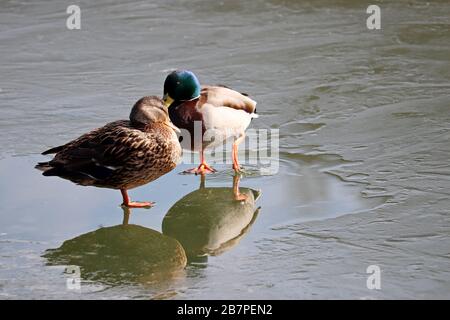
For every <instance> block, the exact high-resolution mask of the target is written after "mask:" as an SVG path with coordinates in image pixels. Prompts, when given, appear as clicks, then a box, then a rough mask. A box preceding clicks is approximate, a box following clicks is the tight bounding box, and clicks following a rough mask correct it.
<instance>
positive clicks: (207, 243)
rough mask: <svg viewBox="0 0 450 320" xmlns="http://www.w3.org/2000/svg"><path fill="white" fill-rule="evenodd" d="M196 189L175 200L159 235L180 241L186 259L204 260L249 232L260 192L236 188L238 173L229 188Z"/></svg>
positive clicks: (236, 241)
mask: <svg viewBox="0 0 450 320" xmlns="http://www.w3.org/2000/svg"><path fill="white" fill-rule="evenodd" d="M201 179H202V180H201V183H200V188H199V189H198V190H196V191H194V192H191V193H189V194H188V195H186V196H184V197H183V198H182V199H180V200H179V201H178V202H177V203H175V204H174V205H173V206H172V207H171V208H170V209H169V212H168V213H167V214H166V216H165V217H164V219H163V222H162V231H163V234H165V235H168V236H170V237H172V238H175V239H177V240H178V241H180V243H181V245H182V246H183V248H184V249H185V251H186V254H187V256H188V259H189V261H190V262H194V261H195V262H200V261H205V260H206V259H207V256H208V255H212V256H215V255H219V254H221V253H223V252H225V251H227V250H229V249H231V248H232V247H234V246H235V245H236V244H238V243H239V241H240V240H241V239H242V237H243V236H244V235H245V234H246V233H247V232H248V231H249V229H250V227H251V226H252V224H253V222H254V221H255V219H256V217H257V216H258V212H259V208H256V205H255V202H256V200H257V199H258V197H259V195H260V192H259V191H256V190H252V189H248V188H239V179H240V176H239V175H235V176H234V178H233V188H206V187H205V180H204V179H205V178H204V176H202V177H201Z"/></svg>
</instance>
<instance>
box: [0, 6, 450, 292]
mask: <svg viewBox="0 0 450 320" xmlns="http://www.w3.org/2000/svg"><path fill="white" fill-rule="evenodd" d="M380 6H381V10H382V30H380V31H369V30H367V28H366V23H365V20H366V18H367V14H366V13H365V9H366V8H365V5H364V4H361V3H360V2H358V1H344V0H342V1H327V0H323V1H310V2H308V1H302V2H297V1H276V0H274V1H251V2H250V1H246V2H240V1H226V2H214V3H206V2H203V1H190V2H189V3H187V2H184V1H152V3H147V2H145V1H129V2H127V3H122V4H119V3H116V2H115V1H98V2H96V3H95V4H92V3H89V2H87V1H86V2H84V1H82V2H80V7H81V12H82V22H81V30H79V31H69V30H67V29H66V28H65V22H66V21H65V19H66V17H67V15H66V14H65V11H66V4H63V3H59V2H57V1H45V2H44V1H33V2H25V3H23V2H19V1H2V2H1V3H0V8H1V13H0V40H1V41H0V50H1V56H0V62H1V63H0V73H1V75H2V77H1V78H0V110H1V111H0V112H1V117H0V128H1V134H0V159H1V160H0V176H1V180H0V190H1V192H0V221H1V224H0V243H1V244H0V298H1V299H12V298H33V299H37V298H44V299H56V298H63V299H66V298H75V299H98V298H99V299H104V298H117V299H127V298H138V299H149V298H153V299H167V298H181V299H193V298H230V299H232V298H295V299H297V298H353V299H372V298H374V299H381V298H450V289H449V288H450V273H449V270H450V268H449V267H450V260H449V259H450V249H449V248H450V219H449V213H450V212H449V209H448V208H449V207H450V200H449V195H450V194H449V192H448V190H449V187H450V179H449V176H450V166H449V158H450V157H449V155H450V143H449V142H450V132H449V130H450V126H449V123H450V82H449V79H450V65H449V62H450V46H449V45H448V44H449V43H450V41H449V40H450V26H449V24H448V17H449V16H450V5H449V4H448V3H447V2H446V1H432V2H422V1H396V2H394V1H392V2H383V3H382V4H380ZM174 68H189V69H192V70H194V71H195V72H196V73H197V74H198V75H199V78H200V80H201V82H203V83H223V84H227V85H230V86H232V87H234V88H237V89H239V90H240V91H243V92H249V93H251V95H252V97H254V99H255V100H257V101H258V113H259V114H260V118H258V119H256V120H254V121H253V122H252V126H253V127H254V128H265V129H268V128H275V129H276V128H278V129H280V170H279V172H278V174H276V175H271V176H262V175H259V174H251V175H248V176H244V177H243V178H242V180H241V182H240V183H241V186H242V187H245V188H251V190H257V191H260V192H261V195H260V197H259V198H258V199H256V201H253V200H252V201H251V202H250V203H249V204H248V209H246V210H244V211H245V212H244V213H243V214H242V215H239V214H238V215H237V214H236V212H237V211H236V210H237V209H236V208H235V207H233V206H231V207H227V206H223V207H221V208H229V209H227V210H226V209H223V213H220V214H219V212H218V211H215V212H211V214H210V216H209V219H210V220H207V219H205V220H206V221H207V222H208V223H206V224H205V226H204V230H203V231H205V232H206V234H209V235H210V236H211V237H209V238H202V237H201V233H199V232H200V231H198V229H195V228H194V226H195V225H197V227H198V224H197V223H196V222H195V220H189V219H190V218H189V216H188V217H187V218H186V217H184V219H187V222H186V226H185V230H184V233H183V227H181V229H177V230H178V234H181V236H180V235H178V237H179V238H180V237H181V238H182V236H183V234H189V233H192V234H193V235H195V237H194V236H193V239H197V238H196V237H197V236H198V239H200V240H201V241H205V242H207V243H208V244H209V245H208V246H206V248H207V249H208V250H206V253H207V254H208V255H207V256H204V255H200V256H199V257H196V258H192V257H190V259H189V262H188V264H187V266H186V267H185V268H183V269H182V270H181V271H180V272H179V273H176V275H175V276H170V277H163V279H162V278H156V280H155V278H151V277H150V278H148V277H147V278H146V277H144V278H138V280H136V279H135V278H133V279H130V278H126V279H125V280H126V281H123V279H121V280H120V281H119V280H117V281H116V280H115V279H116V278H114V277H113V278H111V277H106V276H105V277H101V276H100V277H99V278H92V277H89V276H88V275H84V277H83V273H82V282H81V290H68V289H67V286H66V279H67V276H68V275H67V274H65V273H64V266H58V265H51V261H49V260H48V259H47V258H45V257H43V255H44V254H45V253H46V252H48V251H47V250H48V249H54V248H58V247H60V246H61V245H62V244H63V242H64V241H69V243H70V241H71V240H72V239H74V238H76V237H78V236H82V235H86V234H88V233H89V232H92V231H95V230H98V229H100V228H102V227H112V226H117V225H120V224H121V223H122V220H123V212H122V210H121V208H120V207H119V206H118V204H119V203H120V200H121V199H120V194H119V193H118V192H117V191H113V190H107V189H95V188H85V187H79V186H76V185H73V184H71V183H69V182H67V181H64V180H61V179H57V178H44V177H42V176H41V175H40V173H39V172H38V171H36V170H35V169H33V165H34V164H35V163H36V162H37V161H42V160H44V159H45V157H43V156H40V155H39V153H40V152H41V151H43V150H45V149H46V148H47V147H51V146H55V145H59V144H61V143H63V142H66V141H68V140H70V139H72V138H75V137H77V136H78V135H80V134H82V133H84V132H87V131H88V130H91V129H92V128H95V127H97V126H100V125H103V124H104V123H106V122H109V121H112V120H116V119H121V118H126V117H127V115H128V112H129V110H130V107H131V105H132V104H133V103H134V102H135V101H136V100H137V99H138V98H139V97H141V96H143V95H148V94H158V95H161V94H162V92H161V91H162V83H163V81H164V78H165V75H166V74H167V72H168V71H169V70H172V69H174ZM188 167H189V166H188V165H181V166H179V167H178V168H176V169H175V170H174V171H173V172H171V173H170V174H168V175H166V176H164V177H162V178H161V179H159V180H157V181H155V182H153V183H151V184H149V185H147V186H143V187H141V188H138V189H135V190H132V191H131V195H132V197H133V199H136V200H151V201H156V202H157V206H156V207H154V208H152V209H150V210H144V209H135V210H132V212H131V214H130V217H129V224H132V225H137V226H141V227H144V228H146V229H147V232H152V231H151V230H154V231H158V232H163V231H164V228H163V226H164V223H165V222H164V221H167V220H168V218H167V217H168V216H169V214H168V213H169V212H171V211H172V212H173V210H174V209H173V208H174V207H176V205H177V204H178V205H179V204H180V202H181V203H182V204H184V205H185V206H194V207H195V206H197V207H199V208H202V207H204V206H207V205H208V201H210V200H208V199H207V198H205V199H201V197H200V198H198V197H191V198H189V197H188V196H187V195H189V194H190V193H192V192H202V191H198V189H199V185H200V180H199V177H195V176H187V175H180V174H178V173H179V172H180V171H182V170H184V169H186V168H188ZM218 169H220V172H219V173H218V174H216V175H212V176H208V177H207V178H206V188H209V190H211V193H212V194H213V195H215V196H217V197H218V198H217V199H223V201H224V203H229V202H230V200H229V198H227V197H229V196H230V194H231V189H230V188H231V187H232V184H233V177H232V172H231V170H230V168H229V167H226V166H219V167H218ZM221 188H222V189H221ZM223 188H228V193H227V189H223ZM248 192H251V191H248ZM222 193H223V195H222ZM227 194H228V195H227ZM186 199H187V200H186ZM214 199H216V198H214ZM258 208H259V209H258ZM217 210H218V209H217ZM181 217H183V216H181ZM192 221H193V222H194V224H189V222H192ZM222 225H223V226H224V228H222V229H221V230H223V231H220V230H219V231H217V230H218V229H217V226H222ZM148 229H150V231H149V230H148ZM208 232H211V233H208ZM152 234H153V233H152ZM173 236H175V237H176V235H173ZM200 240H199V241H200ZM180 242H183V241H182V239H181V240H180ZM184 244H185V246H189V245H188V244H186V242H184ZM124 245H128V248H132V247H134V246H138V244H136V242H133V241H131V240H130V242H129V243H125V244H124ZM218 248H220V249H221V250H219V249H218ZM80 259H81V262H82V263H88V262H89V261H90V260H88V258H87V257H86V258H85V257H83V256H82V257H81V258H80ZM118 261H119V262H118V263H119V264H120V263H121V262H120V261H121V260H120V259H119V260H118ZM369 265H378V266H379V267H380V268H381V270H382V274H381V285H382V287H381V290H368V289H367V287H366V280H367V276H368V274H366V268H367V267H368V266H369ZM96 267H97V268H98V269H99V270H96ZM93 268H94V269H93V270H94V271H98V273H99V274H102V272H105V270H104V269H105V268H106V267H105V266H104V265H102V264H101V263H98V266H96V264H95V263H94V265H93ZM107 271H108V270H106V272H107Z"/></svg>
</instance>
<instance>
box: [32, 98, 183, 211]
mask: <svg viewBox="0 0 450 320" xmlns="http://www.w3.org/2000/svg"><path fill="white" fill-rule="evenodd" d="M175 131H178V132H179V129H178V128H176V127H175V126H174V125H173V124H172V123H171V122H170V119H169V116H168V113H167V108H166V107H165V106H164V104H163V103H162V101H161V99H159V98H157V97H144V98H142V99H140V100H139V101H137V102H136V104H135V105H134V106H133V109H132V110H131V113H130V120H129V121H128V120H118V121H114V122H111V123H108V124H107V125H105V126H104V127H101V128H98V129H95V130H93V131H91V132H89V133H86V134H84V135H82V136H81V137H79V138H78V139H75V140H73V141H71V142H69V143H67V144H65V145H62V146H59V147H55V148H52V149H50V150H47V151H45V152H43V153H42V154H44V155H46V154H52V153H55V156H54V158H53V160H51V161H48V162H41V163H38V164H37V165H36V168H37V169H40V170H42V171H44V172H43V175H44V176H59V177H61V178H64V179H68V180H70V181H72V182H75V183H77V184H79V185H83V186H95V187H103V188H111V189H120V191H121V193H122V197H123V205H124V206H127V207H134V208H140V207H149V206H152V205H153V204H154V203H152V202H131V201H130V198H129V197H128V193H127V190H128V189H132V188H136V187H138V186H141V185H144V184H146V183H149V182H150V181H153V180H155V179H157V178H159V177H161V176H162V175H164V174H166V173H167V172H169V171H171V170H172V169H174V168H175V167H176V165H177V163H178V161H179V160H180V158H181V146H180V143H179V142H178V138H177V135H176V133H175Z"/></svg>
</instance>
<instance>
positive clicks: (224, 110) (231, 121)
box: [164, 70, 257, 174]
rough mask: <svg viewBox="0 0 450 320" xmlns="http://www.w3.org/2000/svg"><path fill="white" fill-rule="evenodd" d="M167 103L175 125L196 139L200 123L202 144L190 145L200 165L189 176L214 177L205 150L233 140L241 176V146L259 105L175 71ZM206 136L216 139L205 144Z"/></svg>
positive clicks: (167, 89)
mask: <svg viewBox="0 0 450 320" xmlns="http://www.w3.org/2000/svg"><path fill="white" fill-rule="evenodd" d="M164 103H165V104H166V106H167V107H168V108H169V116H170V119H171V120H172V122H173V123H174V124H175V125H176V126H177V127H179V128H180V129H186V130H188V131H189V133H190V135H191V137H195V136H196V135H195V134H194V128H195V127H196V126H195V124H194V123H195V122H196V121H201V128H202V137H203V139H202V143H200V144H199V146H196V144H195V143H191V150H193V151H199V152H200V161H201V163H200V165H199V166H198V168H194V169H191V170H188V171H187V172H190V173H195V174H198V173H200V174H204V173H211V172H214V171H215V170H214V169H213V168H211V167H210V166H209V165H208V164H207V163H206V160H205V157H204V149H205V148H206V147H208V146H209V147H211V146H215V145H217V144H219V143H223V142H224V141H225V140H226V139H227V138H229V137H233V138H234V142H233V150H232V159H233V169H234V170H235V171H236V172H238V171H239V170H240V165H239V161H238V145H239V143H241V142H242V141H243V140H244V138H245V130H246V129H247V127H248V126H249V124H250V121H251V120H252V118H256V117H257V115H256V113H255V111H256V102H255V101H253V100H252V99H250V98H249V97H247V96H246V95H245V94H242V93H239V92H237V91H234V90H232V89H230V88H227V87H224V86H203V87H200V83H199V81H198V79H197V77H196V76H195V75H194V73H192V72H190V71H186V70H183V71H174V72H172V73H170V74H169V75H168V76H167V78H166V80H165V82H164ZM205 132H208V136H209V135H211V136H213V137H214V139H213V142H212V140H210V139H208V141H205V137H206V136H205Z"/></svg>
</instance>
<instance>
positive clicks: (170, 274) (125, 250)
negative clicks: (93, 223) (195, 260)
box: [43, 207, 187, 285]
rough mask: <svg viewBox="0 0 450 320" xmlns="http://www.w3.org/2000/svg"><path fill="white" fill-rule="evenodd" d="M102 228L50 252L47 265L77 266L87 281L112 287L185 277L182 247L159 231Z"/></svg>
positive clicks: (126, 217) (133, 227) (129, 226)
mask: <svg viewBox="0 0 450 320" xmlns="http://www.w3.org/2000/svg"><path fill="white" fill-rule="evenodd" d="M123 210H124V218H123V223H122V224H121V225H116V226H113V227H106V228H100V229H98V230H95V231H92V232H89V233H86V234H83V235H80V236H78V237H76V238H74V239H71V240H67V241H65V242H64V243H63V244H62V245H61V246H60V247H59V248H57V249H49V250H47V251H46V253H45V254H44V256H43V257H45V258H47V265H53V266H54V265H76V266H79V267H80V269H81V278H82V279H84V280H91V281H99V282H103V283H109V284H114V285H117V284H121V283H126V282H139V283H146V284H149V283H161V282H163V281H164V280H169V279H173V278H177V277H179V276H182V274H183V270H184V267H185V266H186V263H187V258H186V254H185V252H184V249H183V248H182V246H181V245H180V243H179V242H178V241H177V240H175V239H172V238H170V237H168V236H166V235H163V234H161V233H159V232H157V231H155V230H152V229H149V228H145V227H142V226H138V225H133V224H129V223H128V220H129V216H130V209H129V208H126V207H124V208H123Z"/></svg>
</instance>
